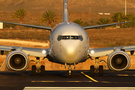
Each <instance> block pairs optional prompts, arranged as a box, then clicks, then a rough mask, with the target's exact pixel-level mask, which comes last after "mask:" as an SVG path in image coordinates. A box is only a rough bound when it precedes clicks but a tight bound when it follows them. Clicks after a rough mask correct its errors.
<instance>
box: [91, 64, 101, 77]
mask: <svg viewBox="0 0 135 90" xmlns="http://www.w3.org/2000/svg"><path fill="white" fill-rule="evenodd" d="M95 71H97V70H96V69H95V68H94V65H92V66H90V76H94V75H95ZM98 73H99V76H103V66H102V65H100V66H99V72H98Z"/></svg>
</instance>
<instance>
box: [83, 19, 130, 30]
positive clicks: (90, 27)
mask: <svg viewBox="0 0 135 90" xmlns="http://www.w3.org/2000/svg"><path fill="white" fill-rule="evenodd" d="M131 22H132V21H127V22H120V23H111V24H102V25H94V26H86V27H83V28H84V29H85V30H87V29H92V28H98V27H105V26H112V25H118V24H124V23H131Z"/></svg>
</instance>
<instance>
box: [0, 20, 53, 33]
mask: <svg viewBox="0 0 135 90" xmlns="http://www.w3.org/2000/svg"><path fill="white" fill-rule="evenodd" d="M0 22H1V23H7V24H13V25H20V26H26V27H32V28H38V29H46V30H50V31H52V29H53V28H52V27H45V26H37V25H29V24H20V23H12V22H3V21H0Z"/></svg>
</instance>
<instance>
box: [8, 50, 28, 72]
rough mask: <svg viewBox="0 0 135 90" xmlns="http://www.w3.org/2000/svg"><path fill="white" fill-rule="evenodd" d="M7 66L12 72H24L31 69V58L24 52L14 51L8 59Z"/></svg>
mask: <svg viewBox="0 0 135 90" xmlns="http://www.w3.org/2000/svg"><path fill="white" fill-rule="evenodd" d="M6 66H7V68H8V69H10V70H14V71H24V70H26V69H28V67H29V57H28V56H27V55H26V54H25V53H24V52H22V51H13V52H11V53H9V54H8V56H7V58H6Z"/></svg>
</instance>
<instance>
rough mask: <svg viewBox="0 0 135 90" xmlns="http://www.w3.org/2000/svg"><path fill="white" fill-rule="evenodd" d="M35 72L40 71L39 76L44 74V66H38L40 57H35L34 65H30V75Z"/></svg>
mask: <svg viewBox="0 0 135 90" xmlns="http://www.w3.org/2000/svg"><path fill="white" fill-rule="evenodd" d="M33 62H34V61H33ZM36 73H40V75H41V76H44V75H45V66H44V65H41V66H40V58H36V65H33V66H32V76H35V75H36Z"/></svg>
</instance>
